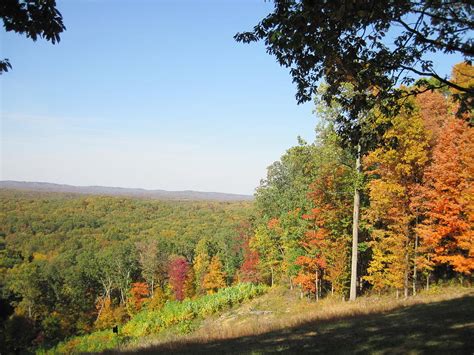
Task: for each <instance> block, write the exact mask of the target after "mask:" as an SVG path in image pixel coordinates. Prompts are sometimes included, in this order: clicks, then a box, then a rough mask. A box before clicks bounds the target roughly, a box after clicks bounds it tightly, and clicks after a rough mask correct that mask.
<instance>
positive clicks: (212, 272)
mask: <svg viewBox="0 0 474 355" xmlns="http://www.w3.org/2000/svg"><path fill="white" fill-rule="evenodd" d="M225 286H226V283H225V273H224V271H222V263H221V260H220V258H219V257H218V256H217V255H216V256H214V257H213V258H212V260H211V264H210V265H209V272H208V273H207V274H206V275H205V276H204V280H203V287H204V289H205V290H206V291H207V293H208V294H212V293H215V292H217V290H218V289H220V288H223V287H225Z"/></svg>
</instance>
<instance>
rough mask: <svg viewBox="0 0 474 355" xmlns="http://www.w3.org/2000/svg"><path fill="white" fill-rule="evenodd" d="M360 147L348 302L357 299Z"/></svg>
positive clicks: (357, 163) (357, 162)
mask: <svg viewBox="0 0 474 355" xmlns="http://www.w3.org/2000/svg"><path fill="white" fill-rule="evenodd" d="M360 171H361V169H360V145H358V146H357V157H356V173H357V180H356V183H355V187H354V214H353V218H352V263H351V264H352V265H351V288H350V295H349V300H350V301H354V300H355V299H356V297H357V249H358V245H359V209H360V191H359V175H360Z"/></svg>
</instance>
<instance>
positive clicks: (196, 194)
mask: <svg viewBox="0 0 474 355" xmlns="http://www.w3.org/2000/svg"><path fill="white" fill-rule="evenodd" d="M0 189H11V190H23V191H39V192H66V193H75V194H85V195H106V196H129V197H140V198H151V199H158V200H191V201H250V200H253V196H250V195H239V194H229V193H223V192H203V191H192V190H186V191H166V190H146V189H139V188H123V187H107V186H73V185H64V184H53V183H48V182H27V181H11V180H5V181H0Z"/></svg>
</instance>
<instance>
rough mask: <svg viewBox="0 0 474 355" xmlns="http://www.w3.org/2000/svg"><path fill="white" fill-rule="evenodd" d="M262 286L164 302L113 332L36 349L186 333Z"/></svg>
mask: <svg viewBox="0 0 474 355" xmlns="http://www.w3.org/2000/svg"><path fill="white" fill-rule="evenodd" d="M266 289H267V287H266V286H263V285H254V284H251V283H241V284H238V285H235V286H232V287H227V288H223V289H220V290H219V291H218V292H217V293H215V294H212V295H206V296H202V297H200V298H196V299H193V300H191V299H185V300H184V301H182V302H179V301H168V302H166V303H165V305H164V306H163V308H162V309H160V310H147V309H144V310H142V311H141V312H140V313H138V314H136V315H135V316H133V318H132V319H130V321H129V322H127V323H126V324H125V325H123V326H122V327H121V328H120V332H119V334H113V333H112V330H106V331H98V332H94V333H92V334H88V335H84V336H79V337H74V338H71V339H69V340H67V341H64V342H62V343H60V344H58V345H57V346H56V347H55V348H53V349H51V350H49V351H47V352H44V351H40V352H39V353H68V354H70V353H81V352H97V351H103V350H107V349H113V348H117V347H119V346H121V345H123V344H126V343H128V342H130V341H133V340H135V339H137V338H140V337H144V336H147V335H152V334H157V333H159V332H161V331H163V330H165V329H169V328H171V327H176V329H177V330H179V331H181V332H186V331H187V330H189V329H190V327H189V324H190V322H191V321H194V320H198V319H203V318H205V317H206V316H209V315H212V314H215V313H217V312H219V311H221V310H223V309H226V308H229V307H232V306H234V305H237V304H240V303H242V302H244V301H246V300H250V299H252V298H254V297H256V296H259V295H261V294H263V293H264V292H265V291H266Z"/></svg>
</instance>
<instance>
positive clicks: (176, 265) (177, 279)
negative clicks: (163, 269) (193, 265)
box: [168, 256, 190, 301]
mask: <svg viewBox="0 0 474 355" xmlns="http://www.w3.org/2000/svg"><path fill="white" fill-rule="evenodd" d="M189 267H190V266H189V263H188V261H187V260H186V258H185V257H183V256H176V257H174V258H172V259H171V260H170V262H169V266H168V276H169V284H170V286H171V289H172V290H173V293H174V298H175V299H176V300H178V301H182V300H183V299H184V296H185V292H184V289H185V282H186V277H187V275H188V270H189Z"/></svg>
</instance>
